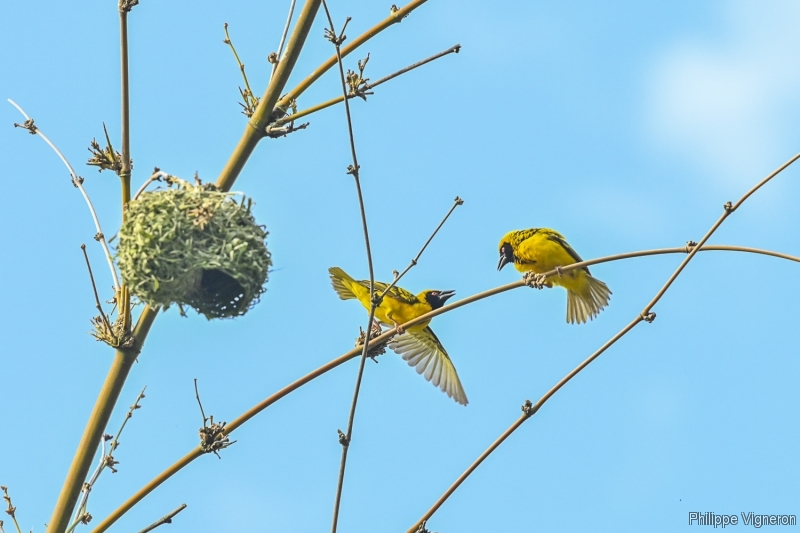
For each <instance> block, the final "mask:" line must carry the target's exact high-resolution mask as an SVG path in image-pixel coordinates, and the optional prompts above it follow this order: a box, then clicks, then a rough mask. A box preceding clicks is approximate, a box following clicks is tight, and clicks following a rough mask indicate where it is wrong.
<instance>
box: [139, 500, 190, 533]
mask: <svg viewBox="0 0 800 533" xmlns="http://www.w3.org/2000/svg"><path fill="white" fill-rule="evenodd" d="M184 509H186V504H185V503H182V504H181V506H180V507H178V508H177V509H175V510H174V511H172V512H171V513H169V514H168V515H166V516H164V517H162V518H161V519H159V520H157V521H156V522H153V523H152V524H150V525H149V526H147V527H146V528H144V529H142V530H141V531H139V533H147V532H148V531H153V530H154V529H155V528H157V527H158V526H160V525H162V524H171V523H172V519H173V518H174V517H175V515H176V514H178V513H180V512H181V511H183V510H184Z"/></svg>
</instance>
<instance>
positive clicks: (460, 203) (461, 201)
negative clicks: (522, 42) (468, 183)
mask: <svg viewBox="0 0 800 533" xmlns="http://www.w3.org/2000/svg"><path fill="white" fill-rule="evenodd" d="M460 46H461V45H459V47H460ZM453 201H454V202H455V203H456V205H464V200H462V199H461V197H460V196H456V198H455V200H453Z"/></svg>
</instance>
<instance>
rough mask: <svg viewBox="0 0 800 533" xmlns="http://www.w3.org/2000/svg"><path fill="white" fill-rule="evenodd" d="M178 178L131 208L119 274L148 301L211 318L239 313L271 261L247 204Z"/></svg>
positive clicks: (254, 297)
mask: <svg viewBox="0 0 800 533" xmlns="http://www.w3.org/2000/svg"><path fill="white" fill-rule="evenodd" d="M178 183H179V185H178V186H177V187H175V188H170V189H163V190H157V191H153V192H145V193H143V194H142V195H141V196H140V197H139V198H138V199H137V200H134V201H132V202H130V204H129V205H128V211H127V215H126V217H125V223H124V224H123V225H122V228H121V229H120V231H119V244H118V247H117V257H118V259H119V268H120V271H121V273H122V279H123V280H124V281H125V283H126V285H128V287H130V291H131V293H132V294H134V295H135V296H137V297H138V298H139V299H140V300H142V301H143V302H145V303H147V304H148V305H150V306H157V305H160V306H164V307H165V308H166V307H169V306H170V305H171V304H178V305H180V306H184V305H186V306H190V307H192V308H194V309H195V310H196V311H197V312H198V313H201V314H203V315H205V316H206V318H208V319H211V318H226V317H235V316H241V315H244V314H245V313H247V311H249V310H250V309H251V308H252V307H253V305H255V304H256V303H257V302H258V298H259V296H260V295H261V294H262V293H263V292H264V288H263V287H264V283H266V281H267V275H268V272H269V267H270V265H272V260H271V259H270V253H269V250H267V246H266V244H265V242H264V240H265V238H266V236H267V232H266V231H265V230H264V227H263V226H259V225H258V224H256V222H255V219H254V218H253V215H252V214H251V207H252V201H251V200H249V199H247V198H244V197H242V200H241V202H237V201H235V200H234V199H233V198H232V196H233V195H232V194H231V193H224V192H221V191H219V190H218V189H217V188H216V187H215V186H214V185H211V184H205V185H197V186H194V185H191V184H189V183H186V182H184V181H180V182H178Z"/></svg>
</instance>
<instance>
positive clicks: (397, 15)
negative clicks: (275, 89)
mask: <svg viewBox="0 0 800 533" xmlns="http://www.w3.org/2000/svg"><path fill="white" fill-rule="evenodd" d="M427 1H428V0H414V1H412V2H409V3H408V4H406V5H405V6H403V7H401V8H400V9H397V10H392V12H391V14H390V15H389V16H388V17H386V18H385V19H383V20H382V21H380V22H379V23H377V24H376V25H375V26H373V27H371V28H370V29H368V30H367V31H365V32H364V33H362V34H361V35H359V36H358V37H356V38H355V39H353V40H352V41H350V44H348V45H347V46H344V47H342V48H341V50H340V55H341V57H346V56H347V55H348V54H350V53H351V52H353V51H354V50H356V49H357V48H358V47H359V46H361V45H362V44H364V43H365V42H367V41H369V40H370V39H372V38H373V37H375V36H376V35H378V34H379V33H381V32H382V31H383V30H385V29H386V28H388V27H390V26H393V25H394V24H398V23H400V22H401V21H402V20H403V19H404V18H406V17H407V16H408V15H409V14H410V13H411V12H412V11H414V10H415V9H417V8H418V7H419V6H421V5H422V4H424V3H425V2H427ZM338 60H339V56H338V55H336V54H334V55H333V56H332V57H330V58H328V59H327V60H326V61H325V62H324V63H323V64H322V65H320V66H319V67H317V68H316V70H314V72H312V73H311V74H309V75H308V76H306V78H305V79H304V80H303V81H301V82H300V83H299V84H297V86H296V87H295V88H294V89H292V90H291V91H289V92H288V93H286V94H285V95H284V96H282V97H281V99H280V100H279V101H278V102H277V104H275V108H276V109H280V110H282V111H283V112H286V110H287V109H289V106H290V104H291V102H293V101H294V100H297V98H298V97H299V96H300V95H301V94H303V93H304V92H305V91H306V90H307V89H308V88H309V87H311V85H312V84H313V83H314V82H315V81H317V80H318V79H319V78H320V76H322V75H323V74H325V73H326V72H327V71H328V70H329V69H330V68H331V67H333V66H334V65H335V64H336V63H337V61H338Z"/></svg>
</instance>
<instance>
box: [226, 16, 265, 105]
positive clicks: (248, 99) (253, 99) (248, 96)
mask: <svg viewBox="0 0 800 533" xmlns="http://www.w3.org/2000/svg"><path fill="white" fill-rule="evenodd" d="M223 28H224V29H225V39H224V40H223V41H222V42H223V43H225V44H227V45H228V46H230V47H231V51H232V52H233V57H235V58H236V64H238V65H239V71H240V72H241V73H242V78H244V86H245V88H244V89H242V88H241V87H240V88H239V93H240V94H241V95H242V101H243V102H244V103H240V104H239V105H240V106H242V107H243V108H244V110H243V111H242V114H243V115H244V116H246V117H247V118H250V117H252V116H253V113H255V111H256V107H258V100H259V98H258V96H256V95H254V94H253V91H252V90H250V82H249V81H247V74H246V73H245V71H244V63H242V61H241V60H240V59H239V54H237V53H236V48H234V46H233V42H232V41H231V36H230V35H228V23H227V22H226V23H225V24H224V25H223Z"/></svg>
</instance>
